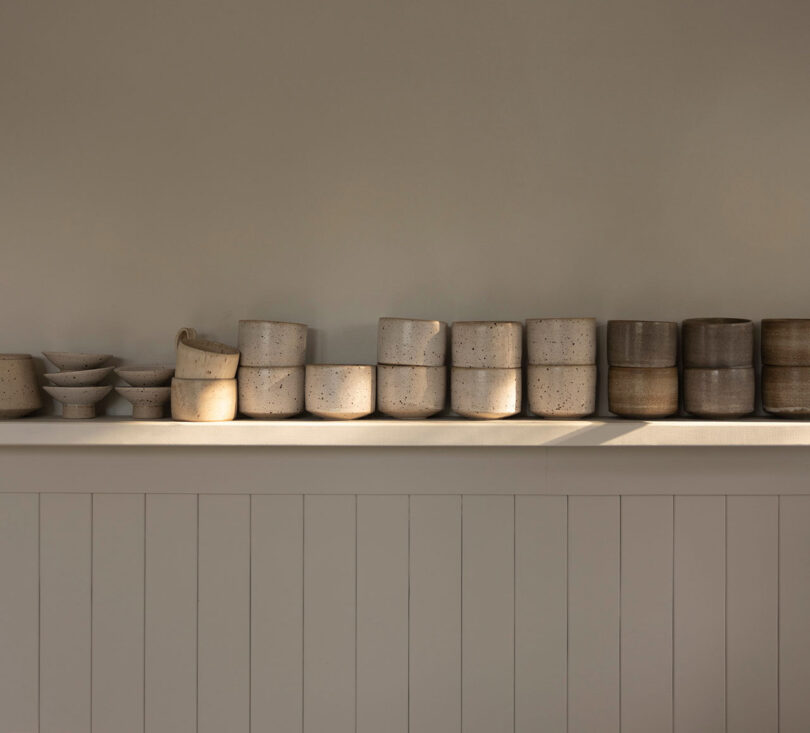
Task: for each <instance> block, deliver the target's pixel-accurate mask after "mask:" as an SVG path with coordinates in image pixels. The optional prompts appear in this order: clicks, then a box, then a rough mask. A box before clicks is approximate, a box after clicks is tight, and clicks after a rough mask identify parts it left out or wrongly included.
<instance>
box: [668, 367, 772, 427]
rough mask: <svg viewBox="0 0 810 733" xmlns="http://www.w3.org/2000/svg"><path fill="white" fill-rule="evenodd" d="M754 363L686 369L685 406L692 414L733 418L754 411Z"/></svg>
mask: <svg viewBox="0 0 810 733" xmlns="http://www.w3.org/2000/svg"><path fill="white" fill-rule="evenodd" d="M755 389H756V386H755V375H754V368H753V367H735V368H728V369H697V368H693V369H684V371H683V398H684V408H685V409H686V411H687V412H688V413H689V414H690V415H694V416H695V417H705V418H711V419H725V420H732V419H734V418H737V417H742V416H743V415H748V414H749V413H751V412H753V411H754V396H755Z"/></svg>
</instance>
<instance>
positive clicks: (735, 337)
mask: <svg viewBox="0 0 810 733" xmlns="http://www.w3.org/2000/svg"><path fill="white" fill-rule="evenodd" d="M681 336H682V338H683V365H684V366H685V367H698V368H703V369H709V368H711V369H724V368H727V367H749V366H751V365H752V364H753V363H754V324H753V323H752V322H751V321H749V320H746V319H745V318H689V319H688V320H686V321H684V322H683V327H682V330H681Z"/></svg>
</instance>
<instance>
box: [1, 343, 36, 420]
mask: <svg viewBox="0 0 810 733" xmlns="http://www.w3.org/2000/svg"><path fill="white" fill-rule="evenodd" d="M40 407H42V394H41V392H40V391H39V383H38V381H37V374H36V370H35V369H34V360H33V359H32V358H31V355H30V354H0V419H2V420H7V419H10V418H17V417H23V415H28V414H29V413H32V412H35V411H36V410H38V409H39V408H40Z"/></svg>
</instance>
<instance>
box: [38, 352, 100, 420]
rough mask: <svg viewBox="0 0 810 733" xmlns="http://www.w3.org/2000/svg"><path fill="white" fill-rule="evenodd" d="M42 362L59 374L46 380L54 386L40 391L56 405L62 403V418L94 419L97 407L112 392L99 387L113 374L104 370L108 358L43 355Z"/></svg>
mask: <svg viewBox="0 0 810 733" xmlns="http://www.w3.org/2000/svg"><path fill="white" fill-rule="evenodd" d="M42 353H43V354H44V356H45V358H46V359H47V360H48V361H49V362H51V363H52V364H53V365H54V366H55V367H56V368H57V369H59V370H60V371H58V372H51V373H48V374H46V375H45V378H46V379H48V380H49V381H50V382H52V383H53V385H54V386H52V387H50V386H46V387H44V388H43V389H44V390H45V391H46V392H47V393H48V394H49V395H51V397H53V398H54V399H55V400H56V401H57V402H61V403H62V417H64V418H68V419H88V418H93V417H95V416H96V405H97V404H98V403H99V402H101V400H103V399H104V398H105V397H106V396H107V395H108V394H109V393H110V391H111V390H112V387H111V386H109V385H102V384H101V382H103V381H104V380H105V379H106V378H107V377H108V376H109V374H110V372H111V371H112V370H113V367H111V366H104V364H106V363H107V362H108V361H109V360H110V359H111V358H112V356H110V354H82V353H73V352H65V351H43V352H42Z"/></svg>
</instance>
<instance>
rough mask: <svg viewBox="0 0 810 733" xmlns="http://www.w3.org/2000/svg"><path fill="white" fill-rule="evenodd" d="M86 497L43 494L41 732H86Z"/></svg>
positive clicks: (88, 625)
mask: <svg viewBox="0 0 810 733" xmlns="http://www.w3.org/2000/svg"><path fill="white" fill-rule="evenodd" d="M91 516H92V505H91V497H90V494H42V496H41V506H40V593H41V595H40V614H41V616H40V732H41V733H65V731H69V732H70V733H85V732H89V731H90V706H91V675H92V672H91V661H90V660H91V618H90V615H91V608H90V578H91V574H92V570H91V564H92V561H91V558H92V524H91Z"/></svg>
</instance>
